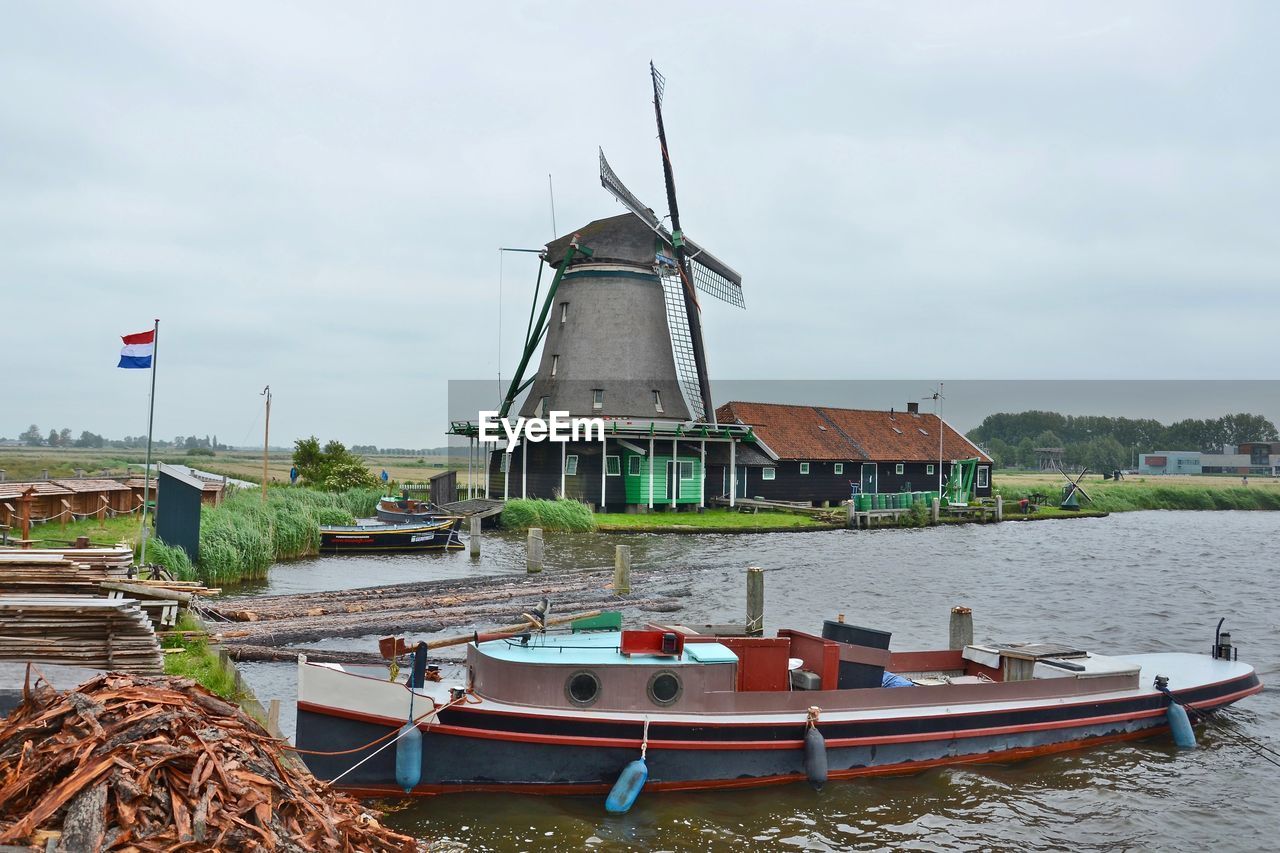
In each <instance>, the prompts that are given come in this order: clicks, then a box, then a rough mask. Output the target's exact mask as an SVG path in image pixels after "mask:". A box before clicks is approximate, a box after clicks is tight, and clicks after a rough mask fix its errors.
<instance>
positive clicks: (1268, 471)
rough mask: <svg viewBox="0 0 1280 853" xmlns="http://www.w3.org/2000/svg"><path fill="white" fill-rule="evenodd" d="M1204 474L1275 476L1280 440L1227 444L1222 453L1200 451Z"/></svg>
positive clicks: (1278, 469) (1279, 467) (1279, 469)
mask: <svg viewBox="0 0 1280 853" xmlns="http://www.w3.org/2000/svg"><path fill="white" fill-rule="evenodd" d="M1200 461H1201V468H1202V470H1203V472H1204V473H1205V474H1233V475H1240V476H1242V477H1243V476H1246V475H1248V474H1257V475H1260V476H1276V475H1277V474H1280V441H1247V442H1244V443H1242V444H1240V445H1236V446H1232V445H1228V446H1226V447H1224V448H1222V453H1202V454H1201V455H1200Z"/></svg>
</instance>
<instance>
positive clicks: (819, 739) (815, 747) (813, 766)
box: [804, 726, 827, 791]
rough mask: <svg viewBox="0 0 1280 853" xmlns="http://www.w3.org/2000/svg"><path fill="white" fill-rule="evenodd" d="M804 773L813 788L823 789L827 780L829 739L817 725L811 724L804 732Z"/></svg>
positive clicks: (816, 789)
mask: <svg viewBox="0 0 1280 853" xmlns="http://www.w3.org/2000/svg"><path fill="white" fill-rule="evenodd" d="M804 773H805V776H807V777H808V778H809V784H810V785H812V786H813V790H815V791H821V790H822V786H823V785H825V784H826V782H827V739H826V738H824V737H823V736H822V732H820V731H818V727H817V726H809V728H807V729H806V730H805V733H804Z"/></svg>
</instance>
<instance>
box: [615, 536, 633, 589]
mask: <svg viewBox="0 0 1280 853" xmlns="http://www.w3.org/2000/svg"><path fill="white" fill-rule="evenodd" d="M630 592H631V546H630V545H616V546H614V549H613V594H614V595H628V594H630Z"/></svg>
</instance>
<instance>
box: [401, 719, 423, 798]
mask: <svg viewBox="0 0 1280 853" xmlns="http://www.w3.org/2000/svg"><path fill="white" fill-rule="evenodd" d="M421 781H422V732H421V731H420V730H419V729H418V726H417V724H416V723H413V722H408V723H405V724H404V725H403V726H401V727H400V731H399V733H398V735H397V738H396V784H397V785H399V786H400V787H401V788H403V789H404V792H405V793H406V794H407V793H409V792H410V791H412V790H413V789H414V787H416V786H417V784H418V783H419V782H421Z"/></svg>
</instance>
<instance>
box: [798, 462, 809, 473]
mask: <svg viewBox="0 0 1280 853" xmlns="http://www.w3.org/2000/svg"><path fill="white" fill-rule="evenodd" d="M800 473H801V474H808V473H809V463H808V462H801V463H800Z"/></svg>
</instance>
